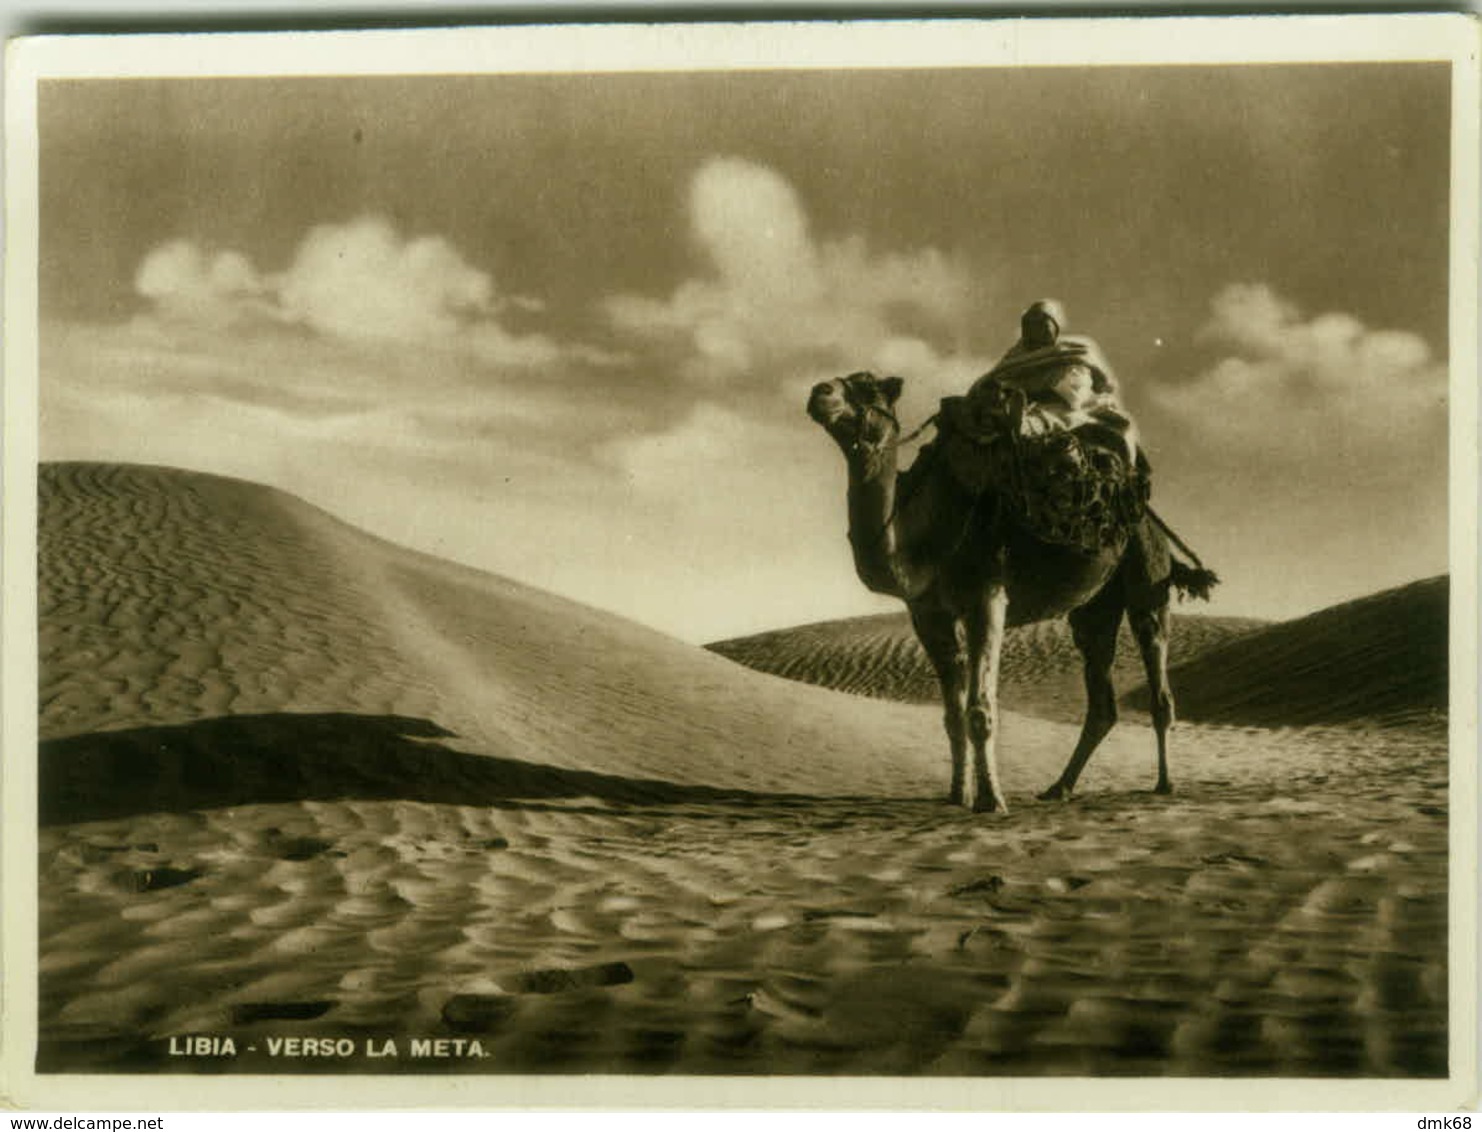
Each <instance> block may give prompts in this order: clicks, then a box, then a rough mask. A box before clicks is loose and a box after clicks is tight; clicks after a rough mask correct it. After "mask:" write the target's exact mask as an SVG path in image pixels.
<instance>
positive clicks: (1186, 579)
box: [1169, 558, 1220, 601]
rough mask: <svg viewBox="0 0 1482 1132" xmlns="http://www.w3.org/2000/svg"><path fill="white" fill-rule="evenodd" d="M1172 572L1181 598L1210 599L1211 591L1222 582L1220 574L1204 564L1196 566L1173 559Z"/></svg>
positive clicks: (1171, 576)
mask: <svg viewBox="0 0 1482 1132" xmlns="http://www.w3.org/2000/svg"><path fill="white" fill-rule="evenodd" d="M1171 565H1172V567H1173V569H1172V572H1171V573H1170V575H1169V578H1170V580H1171V581H1172V582H1173V585H1174V588H1175V589H1177V590H1178V595H1179V600H1180V601H1182V600H1183V599H1184V598H1198V599H1199V600H1200V601H1208V600H1209V592H1210V590H1212V589H1214V587H1215V586H1217V585H1219V584H1220V576H1219V575H1218V574H1216V573H1215V572H1214V571H1213V570H1208V569H1205V568H1204V567H1202V566H1199V567H1194V566H1189V565H1186V564H1185V563H1183V562H1180V561H1179V560H1178V559H1176V558H1175V559H1172V560H1171Z"/></svg>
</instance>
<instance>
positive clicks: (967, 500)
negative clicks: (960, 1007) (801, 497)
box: [808, 373, 1217, 812]
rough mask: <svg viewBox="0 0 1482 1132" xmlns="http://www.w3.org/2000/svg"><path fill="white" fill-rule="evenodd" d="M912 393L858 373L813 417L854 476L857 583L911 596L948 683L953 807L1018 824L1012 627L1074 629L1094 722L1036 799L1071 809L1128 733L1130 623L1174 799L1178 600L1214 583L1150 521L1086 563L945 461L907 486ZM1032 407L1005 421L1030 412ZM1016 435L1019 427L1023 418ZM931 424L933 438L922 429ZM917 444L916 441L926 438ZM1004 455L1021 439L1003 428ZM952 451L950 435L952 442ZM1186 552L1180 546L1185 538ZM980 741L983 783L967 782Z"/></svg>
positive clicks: (825, 391)
mask: <svg viewBox="0 0 1482 1132" xmlns="http://www.w3.org/2000/svg"><path fill="white" fill-rule="evenodd" d="M903 386H904V382H903V380H902V379H901V378H899V377H886V378H877V377H875V376H874V375H873V374H869V373H856V374H851V375H850V376H848V377H843V378H837V379H835V380H833V381H826V382H823V383H821V384H819V385H816V386H814V388H813V390H812V393H811V394H810V396H809V398H808V415H809V416H811V417H812V418H813V420H814V421H816V422H817V423H818V424H820V425H822V426H823V428H824V430H825V431H826V432H827V433H828V434H829V436H830V437H832V438H833V440H834V441H835V443H837V444H838V446H839V447H840V449H842V451H843V453H844V456H845V459H846V461H847V463H848V468H849V491H848V508H849V541H850V544H851V546H852V548H853V552H854V565H855V570H856V573H857V574H858V575H859V578H860V580H861V581H862V582H863V583H864V584H865V585H866V586H867V587H868V588H869V589H871V590H873V591H875V592H876V593H882V594H887V595H890V596H894V597H898V598H900V599H902V600H903V601H904V602H905V604H906V607H907V609H908V610H909V612H910V616H911V624H912V626H913V627H914V629H915V631H916V635H917V637H918V638H919V639H920V641H921V644H922V647H923V648H924V649H925V651H926V654H927V656H928V658H929V659H930V661H931V664H932V666H933V668H934V669H935V670H936V674H937V678H938V680H939V681H940V683H941V689H942V701H943V704H944V707H945V711H946V714H945V723H946V730H947V739H948V743H949V745H950V747H951V752H952V785H951V790H950V792H949V794H948V800H949V801H950V802H952V803H953V804H957V805H964V804H965V805H968V806H970V807H971V808H972V809H973V810H975V811H979V812H983V811H988V812H991V811H1006V810H1007V805H1006V803H1005V801H1004V795H1003V790H1002V787H1001V785H1000V783H999V776H998V769H997V759H996V738H997V732H998V682H999V655H1000V650H1001V647H1002V644H1003V635H1004V630H1005V629H1006V628H1008V627H1010V626H1014V625H1025V624H1030V623H1033V622H1036V621H1043V620H1049V619H1051V618H1055V617H1060V616H1063V615H1068V616H1069V621H1070V626H1071V631H1072V634H1073V637H1074V640H1075V644H1076V647H1077V649H1078V650H1079V651H1080V653H1081V656H1082V658H1083V660H1084V667H1085V685H1086V715H1085V720H1084V722H1083V724H1082V727H1081V732H1080V738H1079V739H1078V740H1077V742H1076V745H1075V749H1074V751H1073V752H1072V753H1071V756H1070V760H1069V762H1068V763H1067V764H1066V766H1065V769H1064V770H1063V771H1062V772H1061V773H1060V777H1059V778H1058V779H1057V780H1056V781H1055V782H1054V783H1053V784H1051V785H1050V787H1049V788H1048V789H1046V790H1045V791H1044V792H1043V793H1041V794H1040V795H1039V797H1040V799H1042V800H1057V799H1068V798H1069V797H1070V796H1071V794H1072V792H1073V791H1074V789H1075V785H1076V781H1077V779H1078V778H1079V777H1080V775H1081V772H1082V771H1083V770H1084V769H1085V766H1086V763H1087V761H1088V760H1089V759H1090V758H1091V755H1092V753H1093V752H1094V751H1095V750H1096V748H1097V746H1098V745H1099V744H1100V743H1101V741H1102V739H1104V738H1105V737H1106V735H1107V733H1108V732H1109V731H1110V730H1111V729H1112V727H1113V725H1114V724H1115V723H1116V720H1117V702H1116V694H1115V692H1114V690H1113V687H1112V681H1111V667H1112V661H1113V658H1114V655H1115V651H1116V644H1117V634H1118V631H1119V629H1120V626H1121V623H1122V618H1123V616H1124V615H1125V616H1127V617H1128V619H1129V620H1130V622H1131V626H1132V631H1133V634H1134V636H1135V637H1136V639H1137V646H1138V649H1139V650H1140V652H1141V655H1142V661H1143V666H1144V668H1145V670H1146V672H1147V680H1148V687H1149V689H1150V690H1151V692H1152V696H1151V700H1152V718H1153V728H1154V731H1155V733H1156V735H1157V746H1158V778H1157V783H1156V785H1155V786H1154V790H1155V791H1156V792H1157V793H1159V794H1168V793H1170V792H1171V791H1172V789H1173V785H1172V781H1171V779H1170V777H1169V773H1168V734H1169V730H1170V728H1171V727H1172V726H1173V722H1174V700H1173V693H1172V691H1171V690H1170V688H1169V685H1168V645H1169V612H1168V610H1169V590H1170V587H1173V586H1176V587H1178V588H1179V589H1180V590H1182V591H1184V592H1191V593H1193V594H1195V595H1196V596H1207V594H1208V589H1209V587H1210V586H1211V585H1213V584H1214V583H1215V582H1216V581H1217V579H1216V578H1215V576H1214V575H1213V574H1212V573H1209V572H1208V571H1206V570H1204V569H1203V567H1202V564H1199V563H1198V559H1197V557H1196V556H1194V555H1193V554H1192V552H1188V551H1187V548H1186V547H1184V546H1183V544H1182V543H1179V544H1178V545H1179V547H1180V548H1181V549H1183V550H1184V551H1185V552H1186V553H1187V554H1188V555H1189V556H1190V557H1192V558H1193V559H1194V562H1195V564H1196V566H1197V569H1196V568H1195V567H1190V566H1188V565H1186V564H1185V563H1183V562H1180V561H1178V560H1177V559H1175V558H1174V557H1173V555H1172V552H1171V550H1170V547H1169V537H1168V536H1169V535H1171V532H1169V531H1168V530H1167V528H1166V527H1165V526H1163V524H1162V523H1161V520H1158V519H1157V517H1156V516H1155V515H1153V513H1152V511H1151V509H1146V510H1145V511H1144V512H1143V513H1142V514H1141V516H1140V517H1139V518H1138V520H1137V522H1138V526H1137V529H1136V530H1134V531H1133V533H1132V536H1131V537H1126V538H1122V539H1121V540H1119V542H1118V543H1116V544H1114V545H1111V546H1108V547H1104V548H1101V549H1100V550H1099V551H1096V552H1088V551H1085V550H1083V549H1080V548H1076V547H1071V546H1063V545H1058V544H1053V543H1049V542H1045V541H1042V540H1041V539H1040V538H1038V537H1036V536H1035V535H1033V534H1031V533H1029V532H1028V531H1027V530H1026V529H1024V526H1023V524H1022V523H1021V522H1019V521H1016V519H1015V518H1014V517H1013V516H1012V515H1011V514H1010V513H1009V508H1008V507H1007V506H1005V505H1004V503H1005V496H1004V492H1003V491H1002V490H998V491H995V489H994V486H993V483H992V482H989V483H987V484H986V485H985V486H983V487H982V488H981V489H980V490H975V489H973V488H969V487H968V486H965V485H964V483H963V482H962V480H961V477H960V476H958V475H955V474H954V473H953V472H952V471H951V470H950V468H949V466H948V461H947V460H944V459H941V458H940V455H941V451H940V449H938V450H937V451H935V452H932V456H931V457H928V452H929V451H931V450H930V449H923V451H922V455H921V456H920V457H918V458H917V460H916V461H915V462H914V463H913V465H912V466H911V468H910V469H909V470H908V471H906V472H905V473H903V474H902V473H900V472H899V469H898V467H897V452H898V448H899V447H900V445H901V443H902V442H901V436H900V433H901V426H900V422H899V421H898V420H897V419H896V414H895V405H896V402H897V400H898V399H899V397H900V394H901V390H902V388H903ZM1022 408H1023V405H1022V401H1021V402H1020V403H1019V404H1018V405H1017V407H1014V406H1010V408H1009V409H1008V410H1007V412H1008V413H1009V414H1010V415H1011V416H1012V414H1013V413H1014V412H1015V411H1019V412H1022ZM1012 419H1013V420H1014V421H1015V422H1016V421H1017V417H1013V418H1012ZM923 427H924V426H923ZM918 431H919V430H918ZM1002 436H1003V442H1004V443H1013V442H1014V441H1013V439H1012V436H1013V433H1012V432H1011V431H1009V430H1004V431H1003V433H1002ZM940 439H941V438H939V440H940ZM1174 538H1175V541H1176V536H1174ZM969 743H971V746H972V752H973V774H972V777H971V779H969V778H968V776H967V773H966V772H967V765H966V764H967V748H968V744H969Z"/></svg>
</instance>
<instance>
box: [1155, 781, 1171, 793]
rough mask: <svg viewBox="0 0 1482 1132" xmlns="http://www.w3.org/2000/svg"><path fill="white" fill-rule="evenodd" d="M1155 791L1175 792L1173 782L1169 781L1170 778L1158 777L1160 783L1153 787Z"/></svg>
mask: <svg viewBox="0 0 1482 1132" xmlns="http://www.w3.org/2000/svg"><path fill="white" fill-rule="evenodd" d="M1153 793H1154V794H1172V793H1173V783H1171V782H1169V781H1168V779H1166V778H1160V779H1158V785H1156V786H1154V787H1153Z"/></svg>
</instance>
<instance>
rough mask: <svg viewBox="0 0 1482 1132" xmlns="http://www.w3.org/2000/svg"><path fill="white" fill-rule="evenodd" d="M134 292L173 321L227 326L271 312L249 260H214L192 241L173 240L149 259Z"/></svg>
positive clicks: (228, 256)
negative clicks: (264, 300) (268, 310)
mask: <svg viewBox="0 0 1482 1132" xmlns="http://www.w3.org/2000/svg"><path fill="white" fill-rule="evenodd" d="M134 287H135V289H136V290H137V291H138V292H139V294H140V295H142V296H144V297H145V298H146V299H149V300H150V301H151V302H152V303H154V304H155V307H156V309H157V310H159V311H160V312H161V313H162V314H163V315H165V316H167V317H168V318H170V319H179V320H184V321H195V322H204V323H213V324H226V323H231V322H235V321H238V320H239V319H242V318H246V317H249V316H251V315H256V314H262V313H264V312H265V311H266V310H267V309H268V308H267V306H266V304H265V303H264V302H263V294H264V291H265V289H266V288H265V285H264V283H263V280H262V279H261V277H260V276H259V275H258V274H257V271H256V269H255V268H254V267H253V266H252V264H251V263H250V262H249V261H248V260H247V258H246V257H245V256H243V255H240V254H238V253H237V252H231V251H223V252H218V253H216V254H215V255H214V256H213V255H208V254H207V253H206V252H205V251H203V250H202V249H201V248H199V247H197V246H196V245H195V244H193V243H191V242H190V241H188V240H171V241H170V242H168V243H165V244H162V245H160V246H159V247H157V248H155V249H154V250H153V251H151V252H150V253H149V254H148V255H147V256H145V257H144V259H143V261H142V262H141V263H140V265H139V270H138V272H137V273H136V274H135V277H134Z"/></svg>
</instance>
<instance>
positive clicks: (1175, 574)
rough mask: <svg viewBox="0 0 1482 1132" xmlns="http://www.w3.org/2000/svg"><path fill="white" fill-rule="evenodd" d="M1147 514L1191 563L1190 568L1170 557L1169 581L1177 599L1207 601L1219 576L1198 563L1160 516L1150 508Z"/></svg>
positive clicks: (1218, 580)
mask: <svg viewBox="0 0 1482 1132" xmlns="http://www.w3.org/2000/svg"><path fill="white" fill-rule="evenodd" d="M1147 513H1148V518H1150V519H1152V521H1153V522H1154V523H1156V524H1158V528H1159V530H1161V531H1162V532H1163V533H1164V534H1165V535H1167V536H1168V541H1169V542H1171V543H1173V545H1174V546H1176V547H1178V548H1179V550H1181V551H1183V552H1184V554H1185V555H1187V556H1188V558H1189V561H1190V562H1192V563H1193V565H1192V566H1191V565H1189V563H1188V562H1180V561H1179V560H1178V559H1177V558H1172V557H1171V556H1170V563H1169V564H1170V566H1171V570H1170V572H1169V581H1171V582H1172V583H1173V588H1174V589H1176V590H1178V595H1179V598H1180V599H1183V598H1198V599H1199V600H1200V601H1208V600H1209V593H1210V591H1211V590H1213V589H1214V587H1215V586H1217V585H1219V584H1220V576H1219V575H1218V574H1216V573H1215V572H1214V571H1213V570H1211V569H1209V568H1208V567H1207V566H1205V565H1204V563H1203V562H1201V561H1199V556H1198V555H1197V554H1195V553H1194V552H1193V551H1192V550H1191V549H1189V546H1188V544H1187V543H1186V542H1184V540H1183V539H1181V538H1179V537H1178V535H1176V534H1174V533H1173V528H1172V527H1170V526H1169V525H1168V524H1167V523H1165V522H1164V521H1163V518H1162V516H1160V515H1159V514H1158V513H1157V512H1156V511H1154V510H1153V509H1152V508H1151V507H1149V508H1148V509H1147Z"/></svg>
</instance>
